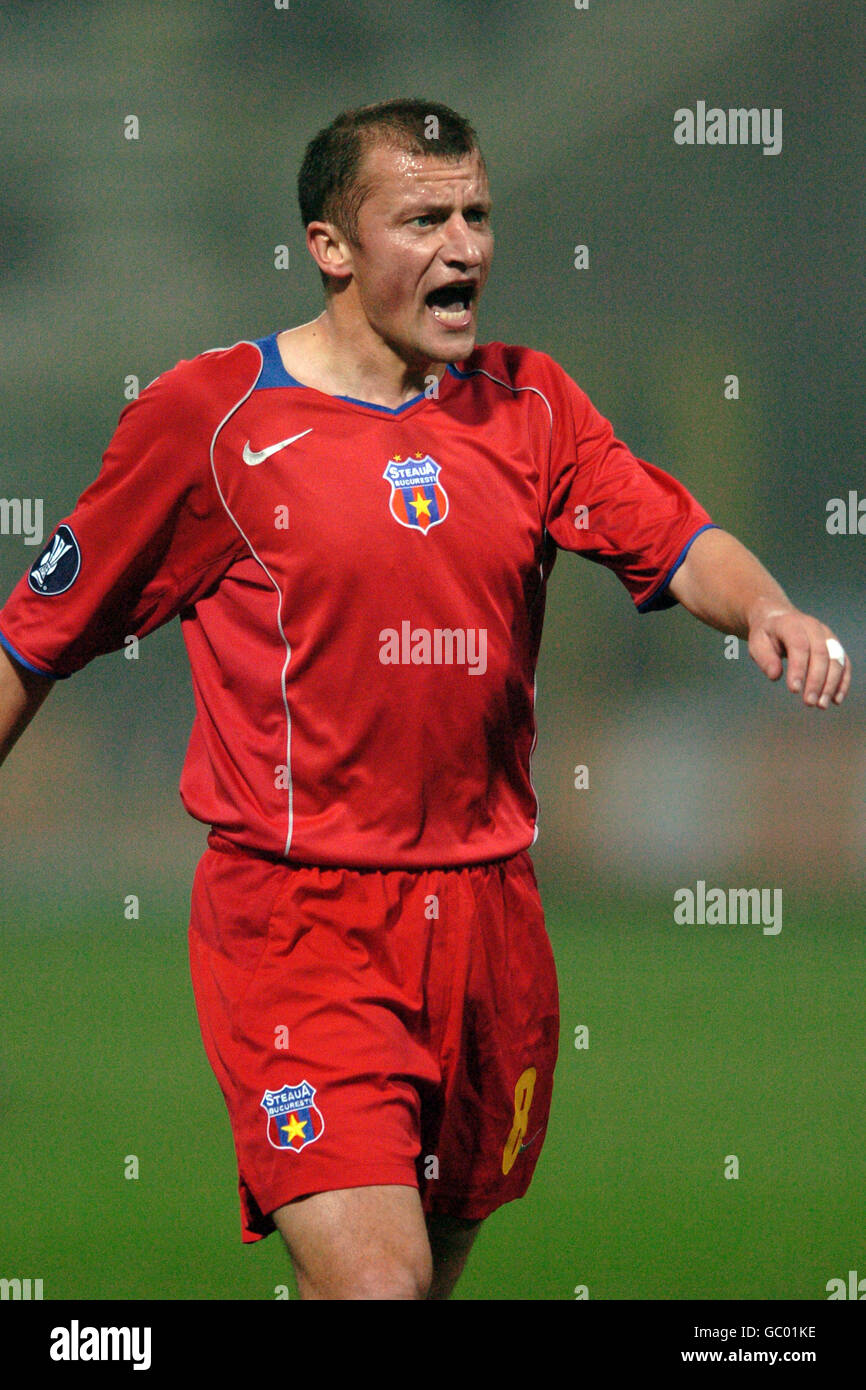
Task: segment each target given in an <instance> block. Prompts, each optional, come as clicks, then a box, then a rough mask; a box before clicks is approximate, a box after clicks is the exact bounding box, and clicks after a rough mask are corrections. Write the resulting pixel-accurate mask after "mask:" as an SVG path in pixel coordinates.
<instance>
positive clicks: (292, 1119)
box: [280, 1115, 307, 1144]
mask: <svg viewBox="0 0 866 1390" xmlns="http://www.w3.org/2000/svg"><path fill="white" fill-rule="evenodd" d="M306 1123H307V1122H306V1120H299V1119H298V1117H297V1115H290V1116H289V1123H288V1124H287V1125H280V1129H281V1130H282V1131H283V1133H284V1134H287V1135H288V1139H287V1140H286V1143H287V1144H291V1142H292V1140H293V1139H305V1138H306V1137H307V1136H306V1135H305V1134H304V1126H305V1125H306Z"/></svg>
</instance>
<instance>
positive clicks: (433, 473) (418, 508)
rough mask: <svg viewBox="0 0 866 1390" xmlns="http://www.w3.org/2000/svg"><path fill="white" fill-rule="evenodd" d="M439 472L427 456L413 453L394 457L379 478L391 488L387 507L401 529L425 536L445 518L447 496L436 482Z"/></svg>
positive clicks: (438, 468)
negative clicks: (408, 529) (407, 529)
mask: <svg viewBox="0 0 866 1390" xmlns="http://www.w3.org/2000/svg"><path fill="white" fill-rule="evenodd" d="M441 471H442V470H441V468H440V466H439V464H438V463H436V462H435V461H434V460H433V459H431V457H430V455H429V454H422V453H420V452H419V453H416V454H414V455H413V457H412V458H408V459H404V458H403V457H402V456H401V455H400V454H395V455H394V457H393V458H392V459H389V461H388V467H387V468H386V469H385V472H384V473H383V474H382V477H383V478H384V479H385V481H386V482H388V483H390V484H391V496H390V497H389V499H388V505H389V507H390V508H391V515H392V516H393V518H394V520H395V521H399V523H400V525H401V526H408V527H409V528H410V529H411V530H417V531H420V532H421V533H422V535H426V534H427V532H428V531H429V530H430V527H431V526H438V524H439V522H440V521H444V520H445V518H446V516H447V515H448V494H447V492H446V491H445V489H444V487H443V486H442V484H441V483H440V482H439V474H440V473H441Z"/></svg>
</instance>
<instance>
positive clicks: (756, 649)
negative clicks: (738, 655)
mask: <svg viewBox="0 0 866 1390" xmlns="http://www.w3.org/2000/svg"><path fill="white" fill-rule="evenodd" d="M749 655H750V657H751V658H752V660H753V661H754V663H755V665H756V666H758V667H760V669H761V670H762V671H763V673H764V675H765V676H766V677H767V678H768V680H771V681H777V680H778V679H779V677H780V676H781V674H782V671H783V670H784V666H783V663H782V656H781V652H780V650H779V646H778V644H777V643H776V642H775V641H774V639H773V638H772V637H771V636H770V634H769V633H768V632H766V631H765V630H764V629H763V628H762V629H761V631H760V632H756V633H755V634H754V636H750V637H749Z"/></svg>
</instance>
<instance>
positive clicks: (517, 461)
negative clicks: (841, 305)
mask: <svg viewBox="0 0 866 1390" xmlns="http://www.w3.org/2000/svg"><path fill="white" fill-rule="evenodd" d="M299 197H300V205H301V214H302V218H303V221H304V225H305V227H306V237H307V246H308V249H309V251H310V254H311V255H312V257H313V260H314V261H315V263H316V265H317V267H318V268H319V271H320V272H321V275H322V278H323V282H324V284H325V287H326V304H325V309H324V311H323V312H322V314H321V315H320V316H319V317H318V318H317V319H315V320H314V321H313V322H310V323H306V324H303V325H301V326H299V327H296V328H293V329H290V330H287V331H285V332H281V333H278V334H274V335H272V336H271V337H269V338H266V339H262V340H258V341H256V342H241V343H237V344H235V345H234V346H233V347H231V348H227V349H219V350H214V351H211V352H208V353H205V354H203V355H201V356H200V357H197V358H195V359H194V360H193V361H191V362H181V363H179V364H178V365H177V366H176V367H175V368H174V369H173V370H171V371H168V372H166V373H165V374H163V375H162V376H160V377H158V378H157V379H156V381H154V382H152V383H151V384H150V386H149V387H148V388H147V389H146V390H145V391H144V392H143V393H142V395H141V397H140V398H139V399H138V400H137V401H135V402H133V403H131V404H130V405H128V406H127V407H126V409H125V410H124V411H123V413H122V415H121V418H120V422H119V425H118V428H117V431H116V433H115V435H114V438H113V439H112V441H111V444H110V446H109V449H108V451H107V453H106V455H105V458H104V463H103V468H102V471H101V473H100V475H99V478H98V479H97V480H96V482H94V483H93V484H92V486H91V487H90V488H88V489H87V491H86V492H85V493H84V494H83V496H82V497H81V499H80V500H79V502H78V504H77V506H76V508H75V510H74V511H73V513H72V515H71V516H70V517H69V518H68V519H67V520H66V521H65V522H63V523H62V524H61V525H60V526H59V527H58V529H57V531H56V533H55V535H54V536H53V537H52V540H51V541H50V542H49V544H48V546H47V547H46V549H45V550H44V552H43V553H42V554H41V555H40V556H39V557H38V558H37V560H36V562H35V563H34V565H33V567H32V568H31V571H30V573H29V575H28V576H25V577H24V578H23V579H22V580H21V581H20V583H19V584H18V586H17V587H16V589H15V590H14V591H13V594H12V596H11V597H10V599H9V601H8V603H7V604H6V606H5V608H4V609H3V611H2V613H0V641H2V644H3V646H4V648H5V649H6V652H7V653H8V654H9V655H8V657H7V656H5V655H4V656H3V664H2V672H0V753H5V752H6V751H8V749H9V748H10V747H11V746H12V744H13V743H14V741H15V739H16V738H17V736H18V735H19V734H20V732H21V731H22V729H23V728H24V727H25V726H26V724H27V722H28V720H29V719H30V718H32V716H33V714H34V713H35V711H36V709H37V708H38V707H39V705H40V704H41V702H42V701H43V700H44V698H45V695H46V692H47V691H48V690H49V689H50V687H51V681H52V680H53V679H56V678H58V677H63V676H67V675H69V674H71V673H72V672H73V671H75V670H78V669H79V668H80V667H81V666H83V665H84V664H85V662H86V661H88V660H90V659H92V657H94V656H95V655H97V654H99V653H102V652H107V651H111V650H115V649H117V648H119V647H120V646H122V645H123V641H124V638H125V636H127V635H128V634H130V633H136V634H137V635H139V636H143V635H145V634H146V633H148V632H150V631H152V630H153V629H154V628H155V627H157V626H158V625H159V624H161V623H163V622H166V621H168V620H169V619H170V618H171V617H173V616H175V615H178V614H179V615H180V617H181V621H182V624H183V631H184V638H185V641H186V644H187V649H188V652H189V656H190V662H191V667H192V674H193V685H194V692H195V699H196V721H195V725H194V728H193V732H192V737H191V741H190V747H189V751H188V755H187V760H186V764H185V767H184V772H183V777H182V781H181V795H182V798H183V801H184V804H185V805H186V807H187V809H188V810H189V811H190V812H191V814H192V815H193V816H195V817H197V818H198V819H200V820H202V821H203V822H204V823H205V824H207V825H210V826H211V827H212V828H211V831H210V834H209V837H208V849H207V851H206V852H205V854H204V856H203V858H202V860H201V863H200V865H199V868H198V870H197V874H196V880H195V885H194V889H193V901H192V916H191V924H190V953H191V964H192V973H193V982H194V986H195V993H196V1002H197V1007H198V1011H199V1017H200V1022H201V1027H202V1034H203V1039H204V1044H205V1047H206V1049H207V1053H208V1056H209V1058H210V1061H211V1063H212V1066H213V1068H214V1071H215V1073H216V1076H217V1078H218V1080H219V1083H220V1085H221V1087H222V1090H223V1093H224V1096H225V1099H226V1103H227V1106H228V1110H229V1114H230V1117H231V1122H232V1126H233V1131H234V1138H235V1146H236V1150H237V1157H238V1169H239V1177H240V1195H241V1209H242V1226H243V1238H244V1239H245V1240H247V1241H253V1240H257V1239H261V1238H262V1237H263V1236H264V1235H267V1234H268V1233H269V1232H270V1231H272V1230H273V1229H274V1228H277V1229H278V1230H279V1231H280V1232H281V1233H282V1235H283V1237H284V1239H285V1241H286V1244H287V1246H288V1249H289V1251H290V1254H291V1258H292V1261H293V1264H294V1268H295V1272H296V1275H297V1280H298V1285H299V1289H300V1292H301V1295H302V1297H304V1298H340V1299H342V1298H424V1297H431V1298H443V1297H447V1296H448V1294H449V1293H450V1292H451V1290H452V1289H453V1287H454V1284H455V1282H456V1280H457V1278H458V1276H459V1274H460V1271H461V1270H462V1268H463V1265H464V1263H465V1260H466V1257H467V1254H468V1251H469V1248H470V1246H471V1243H472V1240H473V1238H474V1236H475V1234H476V1232H477V1229H478V1226H479V1224H480V1222H481V1221H482V1220H483V1219H484V1218H485V1217H486V1216H487V1215H489V1214H490V1213H491V1212H492V1211H493V1210H495V1209H496V1207H498V1206H499V1205H501V1204H502V1203H503V1202H506V1201H510V1200H512V1199H514V1198H516V1197H519V1196H521V1195H522V1194H523V1193H524V1192H525V1190H526V1188H527V1186H528V1184H529V1181H530V1178H531V1176H532V1171H533V1169H534V1166H535V1163H536V1161H537V1158H538V1154H539V1152H540V1149H541V1145H542V1143H543V1139H544V1132H545V1128H546V1125H547V1118H548V1110H549V1105H550V1097H551V1087H552V1080H553V1070H554V1065H555V1061H556V1052H557V1041H558V1004H557V989H556V977H555V971H554V966H553V960H552V954H551V950H550V945H549V942H548V939H547V936H546V932H545V929H544V923H543V917H542V913H541V908H540V904H539V901H538V894H537V889H536V885H535V878H534V874H533V870H532V865H531V861H530V859H529V856H528V854H527V850H528V847H529V846H530V845H531V844H532V843H533V842H534V838H535V817H536V809H537V808H536V803H535V797H534V792H533V789H532V784H531V780H530V773H529V762H530V755H531V752H532V747H533V743H534V734H535V728H534V715H533V702H534V691H533V675H534V667H535V661H536V657H537V653H538V644H539V640H540V635H541V623H542V616H543V609H544V596H545V589H546V584H547V579H548V576H549V573H550V569H551V566H552V564H553V561H554V558H555V552H556V549H557V548H560V549H566V550H572V551H575V552H577V553H579V554H583V555H584V556H586V557H588V558H590V559H593V560H595V561H597V562H600V563H602V564H605V565H608V566H609V567H610V568H612V569H613V570H614V572H615V573H616V574H617V575H618V577H619V578H620V579H621V580H622V582H623V583H624V585H625V586H626V588H627V589H628V591H629V593H630V594H631V596H632V599H633V601H634V602H635V604H636V605H637V607H638V609H639V610H640V611H649V610H651V609H653V608H664V607H667V606H670V605H672V604H673V603H676V602H680V603H682V604H683V605H684V606H685V607H686V608H687V609H689V611H690V612H692V613H694V614H695V615H696V616H697V617H699V618H700V619H702V620H703V621H704V622H706V623H708V624H711V625H712V626H714V627H717V628H719V629H720V630H722V631H724V632H728V633H737V634H739V635H741V636H743V637H748V641H749V650H750V653H751V655H752V657H753V658H754V660H755V661H756V662H757V663H758V665H759V666H760V668H761V669H762V670H763V671H764V672H765V674H766V675H767V676H768V677H769V678H770V679H771V680H776V679H778V678H779V676H780V675H781V673H782V670H783V661H784V660H785V659H787V684H788V688H789V690H791V691H792V692H795V693H799V694H800V696H801V698H802V699H803V700H804V701H805V702H806V703H807V704H811V705H817V706H819V707H821V708H825V707H826V706H827V705H828V704H829V703H830V702H831V701H835V702H836V703H839V702H841V700H842V699H843V698H844V695H845V693H846V691H847V689H848V685H849V682H850V668H849V663H848V661H847V659H846V657H845V654H844V652H843V651H842V648H841V646H840V644H839V643H838V642H837V641H836V639H835V637H834V636H833V634H832V633H831V632H830V631H829V629H828V628H827V627H825V626H824V625H823V624H822V623H820V622H819V621H818V620H817V619H815V618H811V617H807V616H806V615H804V614H803V613H800V612H798V610H797V609H796V608H795V607H794V606H793V605H792V604H791V603H790V602H789V600H788V599H787V597H786V596H785V594H784V593H783V592H782V590H781V589H780V588H779V586H778V584H776V583H775V581H774V580H773V579H772V578H771V577H770V575H769V574H767V572H766V571H765V570H764V569H763V568H762V567H761V565H760V564H759V563H758V561H757V560H756V559H755V558H754V557H753V556H752V555H751V554H750V553H749V552H748V551H747V550H745V549H744V548H743V546H741V545H740V544H739V542H737V541H736V540H735V539H734V538H733V537H732V536H729V535H727V534H726V533H725V532H724V531H722V530H720V529H718V528H717V527H715V526H714V525H713V523H712V522H711V521H710V519H709V517H708V515H707V513H706V512H705V511H704V510H703V508H702V507H701V506H700V505H699V504H698V503H697V502H696V501H695V499H694V498H693V497H691V496H690V495H689V493H688V492H687V491H686V490H685V489H684V488H683V487H682V486H681V485H680V484H679V483H677V482H676V481H675V480H674V479H673V478H671V477H670V476H669V475H667V474H666V473H664V472H662V471H661V470H660V469H658V468H654V467H653V466H652V465H651V464H648V463H644V462H643V461H641V460H639V459H636V458H635V457H634V456H633V455H632V454H631V453H630V452H629V451H628V449H627V448H626V447H625V446H624V445H623V444H622V443H621V442H620V441H618V440H617V439H616V438H615V437H614V434H613V430H612V428H611V426H610V425H609V424H608V422H607V421H606V420H605V419H603V417H602V416H600V415H599V414H598V412H597V411H596V410H595V409H594V408H593V406H592V405H591V403H590V402H589V401H588V399H587V398H586V396H585V395H584V394H583V392H582V391H581V390H580V389H579V387H578V386H576V384H575V383H574V382H573V381H571V379H570V378H569V377H568V376H567V375H566V374H565V372H564V371H563V370H562V369H561V368H560V367H559V366H558V365H557V364H556V363H555V362H553V361H552V360H551V359H550V358H549V357H547V356H546V355H545V354H543V353H540V352H535V351H530V350H528V349H524V348H520V347H508V346H505V345H504V344H501V343H495V342H494V343H490V344H488V345H487V346H485V347H480V348H476V347H475V337H476V328H477V314H478V305H479V300H480V296H481V292H482V290H483V288H484V285H485V283H486V281H487V277H488V273H489V270H490V263H491V256H492V250H493V234H492V231H491V226H490V196H489V190H488V181H487V174H486V169H485V165H484V162H483V159H482V156H481V153H480V150H479V148H478V143H477V140H476V137H475V134H474V131H473V130H472V128H471V126H469V125H468V124H467V122H465V121H464V120H463V119H462V118H460V117H459V116H457V115H456V114H455V113H454V112H453V111H450V110H449V109H448V108H447V107H444V106H441V105H439V104H437V103H433V102H424V101H402V100H400V101H393V102H388V103H381V104H378V105H376V106H373V107H365V108H363V109H361V110H359V111H354V112H348V113H345V114H343V115H342V116H340V117H338V118H337V119H336V120H335V121H334V122H333V123H332V125H331V126H329V127H328V128H327V129H326V130H324V131H322V132H320V133H319V135H318V136H316V138H315V139H314V140H313V141H312V142H311V143H310V145H309V147H308V149H307V152H306V155H305V158H304V162H303V165H302V168H301V172H300V178H299Z"/></svg>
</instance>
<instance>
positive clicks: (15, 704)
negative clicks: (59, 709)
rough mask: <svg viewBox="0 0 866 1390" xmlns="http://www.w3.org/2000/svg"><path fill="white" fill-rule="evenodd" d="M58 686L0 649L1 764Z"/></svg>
mask: <svg viewBox="0 0 866 1390" xmlns="http://www.w3.org/2000/svg"><path fill="white" fill-rule="evenodd" d="M54 684H55V682H54V681H53V680H50V679H49V678H48V677H47V676H37V675H36V674H35V672H32V671H28V670H26V669H25V668H24V667H23V666H19V665H18V663H17V662H16V661H13V660H12V658H11V657H9V656H7V655H6V652H5V651H4V650H3V648H2V647H0V763H2V762H3V760H4V758H5V757H6V755H7V753H8V752H9V751H10V749H11V748H12V747H13V746H14V744H15V742H16V740H17V739H18V738H19V737H20V736H21V734H23V732H24V730H25V729H26V728H27V725H28V724H29V723H30V721H31V719H32V718H33V716H34V714H35V713H36V711H37V710H38V709H39V706H40V705H41V704H42V702H43V700H45V698H46V696H47V695H48V693H49V691H50V690H51V687H52V686H53V685H54Z"/></svg>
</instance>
